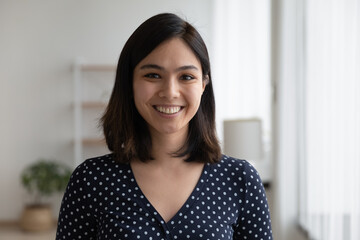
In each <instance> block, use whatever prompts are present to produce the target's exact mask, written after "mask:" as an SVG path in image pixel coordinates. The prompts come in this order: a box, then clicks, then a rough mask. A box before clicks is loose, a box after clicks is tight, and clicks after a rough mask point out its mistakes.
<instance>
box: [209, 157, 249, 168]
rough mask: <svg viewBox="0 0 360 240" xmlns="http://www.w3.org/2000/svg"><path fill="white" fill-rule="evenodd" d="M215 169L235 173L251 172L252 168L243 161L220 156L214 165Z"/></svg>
mask: <svg viewBox="0 0 360 240" xmlns="http://www.w3.org/2000/svg"><path fill="white" fill-rule="evenodd" d="M215 167H216V168H219V169H224V170H225V171H228V170H235V171H241V170H243V171H251V170H252V169H254V167H253V166H252V165H251V164H250V163H249V162H248V161H247V160H245V159H238V158H234V157H231V156H227V155H222V157H221V159H220V161H219V162H218V163H216V164H215Z"/></svg>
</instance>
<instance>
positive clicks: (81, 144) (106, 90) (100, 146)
mask: <svg viewBox="0 0 360 240" xmlns="http://www.w3.org/2000/svg"><path fill="white" fill-rule="evenodd" d="M115 72H116V65H115V64H88V63H84V62H83V61H80V60H77V61H76V62H75V64H74V68H73V78H74V159H75V163H74V164H75V166H77V165H79V164H80V163H81V162H82V161H84V160H85V159H87V158H89V157H94V156H98V155H101V154H105V153H107V152H108V150H107V148H106V144H105V140H104V137H103V134H102V129H101V127H99V120H100V118H101V116H102V114H103V112H104V110H105V108H106V106H107V102H108V99H109V97H110V94H111V91H112V87H113V84H114V80H115Z"/></svg>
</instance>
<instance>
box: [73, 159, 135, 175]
mask: <svg viewBox="0 0 360 240" xmlns="http://www.w3.org/2000/svg"><path fill="white" fill-rule="evenodd" d="M128 170H129V166H128V165H127V164H122V163H117V162H116V161H115V158H114V155H113V154H106V155H102V156H98V157H93V158H89V159H86V160H85V161H84V162H82V163H81V164H79V165H78V166H77V167H76V169H75V170H74V172H73V176H82V177H86V176H89V175H94V176H97V175H100V176H104V175H108V174H111V173H115V172H116V173H122V172H123V171H128Z"/></svg>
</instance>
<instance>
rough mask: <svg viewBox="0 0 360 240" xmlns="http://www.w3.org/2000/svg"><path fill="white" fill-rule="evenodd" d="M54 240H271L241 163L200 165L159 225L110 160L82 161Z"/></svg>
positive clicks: (123, 167) (256, 180)
mask: <svg viewBox="0 0 360 240" xmlns="http://www.w3.org/2000/svg"><path fill="white" fill-rule="evenodd" d="M56 239H57V240H60V239H98V240H100V239H114V240H115V239H116V240H119V239H153V240H165V239H180V240H184V239H205V240H207V239H208V240H215V239H221V240H224V239H259V240H260V239H263V240H265V239H272V230H271V220H270V214H269V209H268V204H267V199H266V195H265V191H264V187H263V185H262V182H261V180H260V177H259V175H258V173H257V171H256V170H255V169H254V168H253V166H252V165H250V164H249V163H248V162H246V161H245V160H238V159H234V158H231V157H227V156H223V157H222V159H221V161H220V162H219V163H216V164H205V166H204V169H203V171H202V174H201V177H200V179H199V181H198V183H197V185H196V187H195V188H194V190H193V192H192V193H191V195H190V197H189V198H188V199H187V200H186V202H185V203H184V205H183V206H182V207H181V208H180V210H179V211H178V212H177V213H176V214H175V216H174V217H173V218H172V219H171V220H169V221H168V222H165V221H164V220H163V219H162V217H161V216H160V214H159V213H158V212H157V211H156V209H155V208H154V207H153V206H152V205H151V204H150V202H149V201H148V200H147V199H146V197H145V196H144V194H143V193H142V192H141V189H140V188H139V186H138V185H137V183H136V181H135V178H134V174H133V172H132V170H131V167H130V165H129V164H120V163H116V162H115V161H114V159H113V155H111V154H109V155H105V156H102V157H97V158H92V159H88V160H86V161H85V162H83V163H82V164H80V165H79V166H78V167H77V168H76V169H75V171H74V172H73V174H72V176H71V179H70V181H69V184H68V187H67V189H66V192H65V194H64V197H63V200H62V204H61V208H60V214H59V221H58V228H57V233H56Z"/></svg>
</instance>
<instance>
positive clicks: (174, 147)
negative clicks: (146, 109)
mask: <svg viewBox="0 0 360 240" xmlns="http://www.w3.org/2000/svg"><path fill="white" fill-rule="evenodd" d="M186 138H187V132H186V133H173V134H157V133H153V134H152V135H151V140H152V152H151V155H152V157H153V158H154V161H151V162H154V163H156V164H161V165H167V166H169V165H174V164H178V163H180V162H184V159H183V158H179V157H174V156H173V153H175V152H177V151H178V150H180V149H181V148H182V147H183V146H184V144H186Z"/></svg>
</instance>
